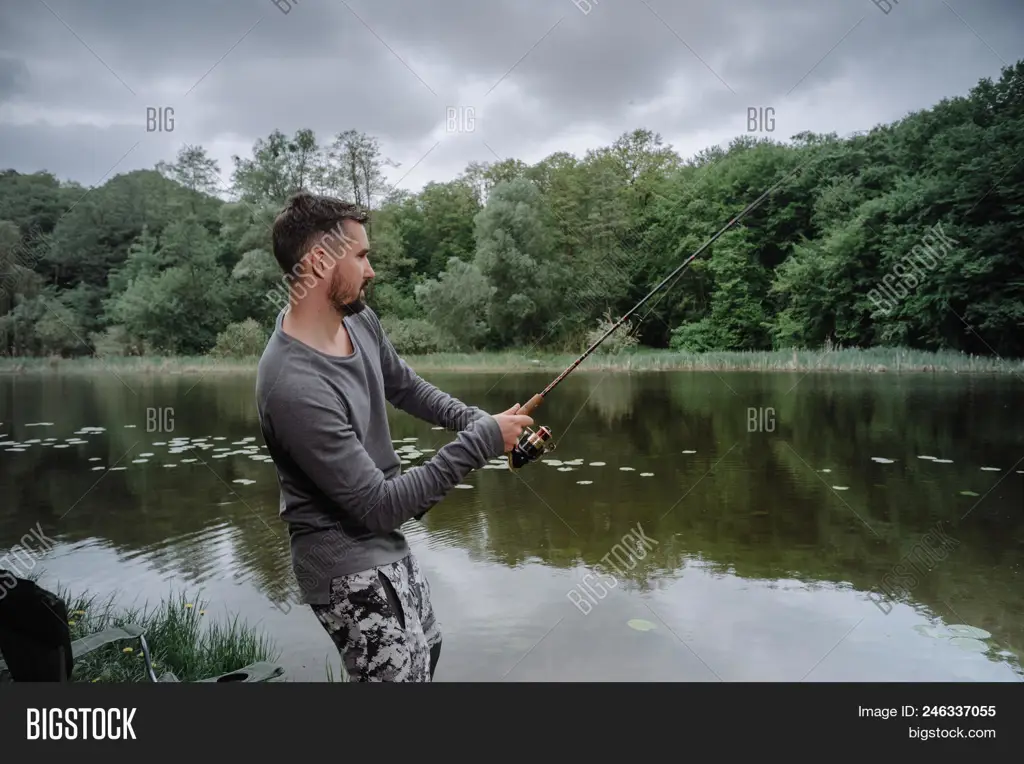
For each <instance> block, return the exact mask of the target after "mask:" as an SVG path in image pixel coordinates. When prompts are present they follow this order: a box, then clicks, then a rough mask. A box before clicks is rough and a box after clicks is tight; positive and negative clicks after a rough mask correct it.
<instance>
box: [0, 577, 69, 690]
mask: <svg viewBox="0 0 1024 764" xmlns="http://www.w3.org/2000/svg"><path fill="white" fill-rule="evenodd" d="M0 655H2V656H3V659H4V661H5V662H6V663H7V670H8V671H9V672H10V674H11V678H12V679H13V680H14V681H15V682H68V681H70V680H71V671H72V669H73V667H74V666H73V663H74V661H73V658H72V651H71V628H70V627H69V626H68V610H67V605H65V604H64V602H63V601H62V600H61V599H60V598H59V597H57V595H55V594H54V593H53V592H49V591H47V590H46V589H43V588H42V587H41V586H38V585H37V584H36V583H35V582H33V581H29V580H28V579H25V578H19V577H17V576H15V575H14V574H13V573H12V572H10V571H8V570H4V569H3V568H0Z"/></svg>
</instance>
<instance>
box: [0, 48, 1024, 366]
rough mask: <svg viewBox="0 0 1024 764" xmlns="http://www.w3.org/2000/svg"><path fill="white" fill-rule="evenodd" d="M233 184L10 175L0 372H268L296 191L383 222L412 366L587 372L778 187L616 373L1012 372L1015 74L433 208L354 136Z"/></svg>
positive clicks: (209, 170) (1022, 281)
mask: <svg viewBox="0 0 1024 764" xmlns="http://www.w3.org/2000/svg"><path fill="white" fill-rule="evenodd" d="M232 161H233V163H234V167H233V170H232V172H231V183H230V187H224V184H223V183H222V181H221V175H220V171H221V168H220V167H219V166H218V164H217V162H216V161H215V160H213V159H211V158H210V157H209V156H208V154H207V152H206V150H205V149H204V148H203V147H202V146H197V145H186V146H183V147H182V148H181V150H180V151H179V152H178V154H177V155H176V156H175V157H174V158H173V159H170V158H169V159H168V160H167V161H164V162H161V163H159V164H158V165H157V166H156V167H154V168H153V169H149V170H136V171H132V172H126V173H122V174H117V175H114V176H112V177H111V178H109V179H108V180H107V181H106V182H104V183H103V184H102V185H99V186H96V187H94V188H87V187H84V186H82V185H80V184H78V183H74V182H65V181H61V180H59V179H58V178H56V177H55V176H54V175H53V174H52V173H51V172H49V171H45V170H41V171H39V172H35V173H32V174H23V173H19V172H16V171H14V170H6V171H2V172H0V355H5V356H22V357H47V356H50V357H52V356H60V357H63V358H78V357H84V356H99V357H104V356H105V357H110V356H159V357H180V356H213V357H229V356H230V357H243V358H244V357H252V356H258V355H259V354H260V353H261V352H262V350H263V347H264V344H265V342H266V339H267V337H268V336H269V331H270V329H271V328H272V326H273V321H274V318H275V316H276V315H277V313H278V311H279V310H280V308H281V307H282V305H283V304H284V302H283V299H284V298H283V296H282V295H283V294H284V291H283V290H284V288H285V283H286V282H285V280H284V275H283V274H282V272H281V269H280V268H279V266H278V265H277V263H276V261H275V260H274V257H273V255H272V254H271V244H270V241H271V239H270V226H271V223H272V221H273V219H274V217H275V215H276V214H277V212H278V211H279V210H280V208H281V206H282V204H283V202H284V201H285V200H286V199H287V198H288V196H289V195H290V194H291V193H293V192H294V191H296V190H299V189H306V190H309V191H312V192H314V193H324V194H332V195H335V196H340V197H342V198H345V199H348V200H349V201H353V202H355V203H357V204H360V205H362V206H364V207H365V208H367V209H369V210H370V212H371V219H370V222H369V224H368V226H367V227H368V233H369V237H370V240H371V245H372V248H373V255H372V258H371V264H372V265H373V267H374V270H375V271H376V273H377V277H376V279H375V284H374V287H373V289H372V291H371V295H370V304H371V305H372V306H373V308H374V309H375V310H376V311H377V312H378V313H379V314H380V315H381V317H382V320H383V322H384V324H385V326H386V328H387V330H388V332H389V335H390V337H391V339H392V341H393V342H394V344H395V345H396V347H397V348H398V349H399V351H400V352H403V353H406V354H429V353H435V352H449V351H460V352H471V353H472V352H485V351H498V350H508V349H516V348H537V349H541V350H551V351H552V352H568V351H574V352H575V351H579V350H582V349H583V348H584V347H586V344H587V342H588V341H591V340H593V339H594V338H595V336H600V333H601V332H602V331H603V329H604V328H605V327H607V326H609V324H610V322H611V321H614V320H615V319H617V318H618V317H619V316H621V315H622V314H624V313H625V312H626V311H627V310H629V309H630V308H631V307H632V306H633V305H634V304H635V303H636V302H637V301H638V300H639V299H640V298H641V297H643V296H644V295H645V294H647V293H648V292H649V291H650V290H651V289H652V288H653V287H654V286H655V285H656V284H658V283H659V282H661V281H662V280H663V279H664V277H665V276H666V275H667V274H668V273H670V272H671V271H672V270H673V269H674V268H676V267H677V266H678V265H679V264H680V263H681V262H682V261H683V260H684V259H685V258H687V257H688V256H689V255H690V254H691V253H692V252H693V251H694V250H696V249H697V248H698V247H699V246H701V244H703V243H704V242H705V241H706V240H707V239H708V238H709V237H710V236H712V235H713V234H714V233H715V232H716V231H718V230H719V229H720V228H721V227H722V226H723V225H724V224H725V223H726V222H727V221H729V220H730V218H732V217H733V216H734V215H736V214H737V213H738V212H740V211H741V210H742V209H743V208H745V207H746V206H747V205H748V204H749V203H750V202H752V201H753V200H755V199H756V198H757V197H759V196H760V195H761V194H762V193H764V192H765V191H767V190H768V189H769V188H771V187H772V186H774V185H775V184H777V183H779V182H780V181H782V182H781V183H780V184H779V185H778V188H777V189H776V190H775V191H774V192H773V193H772V194H771V195H770V196H769V197H768V198H767V199H766V200H765V201H764V203H763V204H762V205H761V206H760V207H758V208H757V209H755V210H754V211H753V212H751V213H750V214H749V215H748V216H747V217H746V218H744V219H743V221H742V222H741V223H740V224H738V225H737V226H736V227H735V228H734V229H732V230H731V231H729V232H728V233H726V234H725V235H723V236H722V237H721V238H720V239H718V240H717V241H716V242H715V243H714V244H713V245H712V246H711V247H709V248H708V250H706V251H705V252H704V253H703V254H702V255H701V257H699V258H697V259H695V260H694V261H693V263H692V265H691V266H690V267H689V268H687V269H686V270H685V271H684V273H683V274H682V277H681V278H679V279H678V281H676V282H674V283H673V284H672V285H671V287H670V288H669V289H666V290H665V291H664V292H662V293H661V294H659V296H657V297H655V298H654V299H652V301H651V303H649V304H648V306H646V307H645V308H644V309H642V310H641V311H639V312H638V313H637V315H636V317H635V318H637V319H639V320H636V321H632V322H631V323H630V324H629V325H628V327H624V329H623V330H621V332H620V333H617V334H616V335H615V336H614V337H613V338H611V339H610V340H609V341H608V343H607V344H608V347H609V348H614V347H618V348H620V349H621V348H630V347H646V348H662V349H671V350H677V351H688V352H696V353H701V352H711V351H744V350H785V349H813V348H820V347H822V346H827V345H830V346H838V347H844V348H876V347H888V348H894V347H898V348H908V349H914V350H922V351H954V352H961V353H968V354H975V355H980V356H996V357H1001V358H1020V357H1022V356H1024V335H1022V334H1021V332H1020V331H1019V327H1020V326H1022V325H1024V269H1022V267H1021V266H1022V262H1024V261H1022V252H1024V60H1022V61H1018V62H1017V63H1016V64H1014V65H1013V66H1011V67H1007V68H1005V69H1003V71H1002V73H1001V76H1000V78H999V79H998V81H992V80H991V79H983V80H980V81H979V82H978V84H977V85H976V86H975V87H973V88H972V89H971V90H970V92H969V93H967V94H966V95H961V96H950V97H947V98H945V99H943V100H942V101H941V102H940V103H938V104H936V105H934V106H933V107H931V108H929V109H925V110H921V111H917V112H914V113H910V114H907V115H906V116H904V117H903V118H902V119H900V120H898V121H895V122H893V123H891V124H886V125H877V126H875V127H873V128H872V129H870V130H866V131H863V132H861V133H858V134H854V135H852V136H848V137H839V136H838V135H836V134H834V133H832V134H824V135H823V134H813V133H810V132H804V133H800V134H797V135H795V136H792V137H791V138H790V139H789V140H788V141H785V142H782V141H777V140H774V139H761V138H752V137H751V136H748V135H742V136H738V137H736V138H734V139H733V140H732V141H731V142H729V143H728V145H727V146H724V147H723V146H714V147H711V148H708V149H705V150H704V151H702V152H700V153H699V154H698V155H696V156H693V157H689V158H683V157H681V156H679V155H678V154H677V153H676V151H675V150H674V149H673V148H672V147H671V146H669V145H666V144H665V143H664V141H663V140H662V138H661V136H660V135H659V134H658V133H656V132H653V131H651V130H648V129H636V130H633V131H630V132H627V133H624V134H623V135H621V136H620V137H619V138H618V139H617V140H615V141H614V142H613V143H612V144H611V145H608V146H604V147H600V148H595V149H591V150H588V151H587V152H586V154H585V155H584V156H583V157H577V156H574V155H572V154H569V153H565V152H558V153H554V154H551V155H550V156H548V157H546V158H544V159H543V160H541V161H539V162H537V163H536V164H533V165H529V164H526V163H525V162H523V161H521V160H518V159H515V158H501V157H494V158H493V161H487V162H472V163H470V164H469V165H468V166H467V167H466V168H465V170H464V171H463V172H462V174H460V175H459V176H458V177H456V178H455V179H453V180H450V181H447V182H431V183H427V184H426V185H425V187H424V188H423V189H422V190H421V191H420V192H419V193H411V192H409V191H406V190H401V189H396V188H394V187H393V186H390V185H389V184H388V183H387V181H386V180H385V173H386V171H387V169H388V168H389V166H394V163H392V162H391V161H390V160H389V159H388V158H387V157H386V156H384V155H383V153H382V151H381V148H380V143H379V141H378V139H376V138H375V137H373V136H370V135H366V134H365V133H362V132H359V131H356V130H351V129H348V130H343V131H341V132H339V133H338V134H337V135H335V136H334V137H329V136H323V137H321V136H317V135H316V134H315V133H314V132H313V131H312V130H309V129H301V130H297V131H296V132H295V133H294V134H293V135H290V136H289V135H286V134H285V133H284V132H282V131H280V130H275V131H274V132H272V133H271V134H270V135H268V136H266V137H265V138H260V139H258V140H256V141H255V143H254V145H253V147H252V153H251V156H249V157H239V156H235V157H232ZM648 311H649V312H648ZM626 329H628V332H627V331H626Z"/></svg>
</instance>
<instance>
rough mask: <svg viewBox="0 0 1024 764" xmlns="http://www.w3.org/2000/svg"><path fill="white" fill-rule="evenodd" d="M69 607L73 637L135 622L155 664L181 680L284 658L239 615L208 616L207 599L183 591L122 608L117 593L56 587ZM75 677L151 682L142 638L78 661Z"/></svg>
mask: <svg viewBox="0 0 1024 764" xmlns="http://www.w3.org/2000/svg"><path fill="white" fill-rule="evenodd" d="M54 593H55V594H57V595H58V596H59V597H60V598H61V599H63V600H64V602H65V603H67V606H68V622H69V624H70V625H71V639H72V640H75V639H80V638H81V637H84V636H87V635H88V634H91V633H93V632H96V631H100V630H102V629H105V628H108V627H110V626H121V625H124V624H126V623H131V624H135V625H137V626H140V627H141V628H143V629H145V630H146V643H147V644H148V646H149V650H150V657H151V658H152V660H153V668H154V671H155V672H156V675H157V676H158V677H159V676H161V675H163V673H164V672H166V671H171V672H173V673H174V675H175V676H177V677H178V679H179V680H180V681H182V682H194V681H198V680H200V679H207V678H209V677H213V676H218V675H220V674H226V673H228V672H231V671H234V670H236V669H239V668H242V667H243V666H246V665H248V664H250V663H253V662H255V661H275V660H277V659H278V658H279V657H280V654H279V651H278V650H277V649H276V648H275V647H274V645H273V643H272V642H271V641H270V640H269V639H268V638H266V637H265V636H263V635H261V634H260V633H259V632H258V631H257V630H255V629H253V628H251V627H249V626H247V625H245V624H242V623H239V622H238V620H237V618H236V619H233V620H231V621H229V622H228V623H222V622H219V621H216V620H212V619H210V618H209V617H208V616H207V615H206V605H207V603H205V602H202V601H196V600H193V599H190V598H188V597H186V596H184V595H179V596H178V597H177V598H176V599H169V600H163V601H161V602H160V603H159V605H157V606H156V607H154V608H152V609H150V608H148V607H147V608H141V609H138V608H118V607H115V606H114V604H113V602H114V598H113V597H110V598H108V599H105V600H104V599H100V598H99V597H97V596H95V595H90V594H88V593H85V594H72V593H70V592H69V591H67V590H66V589H64V588H60V589H58V590H56V591H54ZM72 681H74V682H149V681H151V680H150V679H149V677H148V676H147V674H146V664H145V661H144V660H143V657H142V648H141V647H140V645H139V643H138V641H133V642H119V643H114V644H111V645H105V646H104V647H101V648H100V649H98V650H95V651H93V652H92V653H89V654H88V655H85V656H83V657H82V658H80V659H79V660H78V661H76V662H75V668H74V673H73V674H72Z"/></svg>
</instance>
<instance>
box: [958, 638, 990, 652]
mask: <svg viewBox="0 0 1024 764" xmlns="http://www.w3.org/2000/svg"><path fill="white" fill-rule="evenodd" d="M949 643H950V644H951V645H956V646H957V647H959V648H961V649H962V650H968V651H970V652H972V653H987V652H988V645H986V644H985V643H984V642H982V641H981V640H980V639H971V638H970V637H953V638H952V639H951V640H949Z"/></svg>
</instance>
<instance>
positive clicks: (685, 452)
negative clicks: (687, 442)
mask: <svg viewBox="0 0 1024 764" xmlns="http://www.w3.org/2000/svg"><path fill="white" fill-rule="evenodd" d="M683 453H684V454H695V453H697V452H696V451H683Z"/></svg>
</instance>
